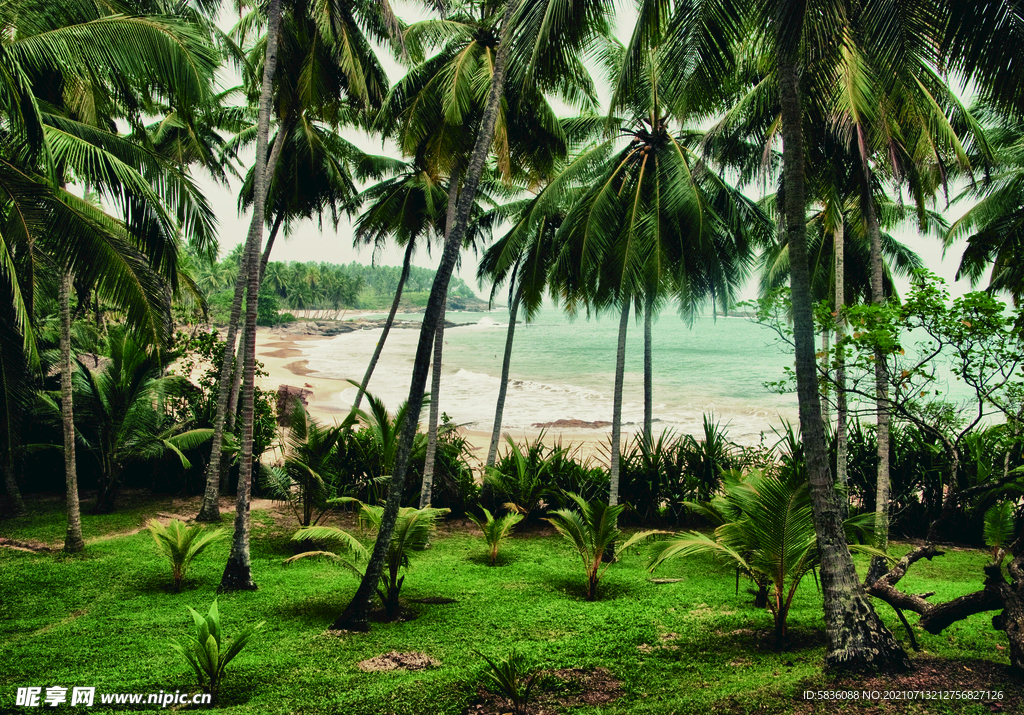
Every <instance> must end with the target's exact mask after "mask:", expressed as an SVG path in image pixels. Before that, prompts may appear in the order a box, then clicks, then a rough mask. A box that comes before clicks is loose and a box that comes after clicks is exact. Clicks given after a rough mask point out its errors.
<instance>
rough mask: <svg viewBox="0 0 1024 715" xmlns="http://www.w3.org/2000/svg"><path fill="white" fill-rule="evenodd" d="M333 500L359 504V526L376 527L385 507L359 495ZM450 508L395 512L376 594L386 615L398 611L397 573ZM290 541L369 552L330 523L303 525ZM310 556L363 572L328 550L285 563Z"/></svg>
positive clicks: (399, 578) (405, 567) (358, 554)
mask: <svg viewBox="0 0 1024 715" xmlns="http://www.w3.org/2000/svg"><path fill="white" fill-rule="evenodd" d="M331 501H332V503H334V504H342V503H355V504H358V505H359V523H360V525H361V526H364V527H370V528H373V529H379V528H380V523H381V519H382V517H383V515H384V507H381V506H370V505H368V504H363V503H362V502H360V501H359V500H358V499H352V498H351V497H342V498H339V499H333V500H331ZM449 511H450V510H449V509H433V508H431V507H427V508H425V509H414V508H412V507H403V508H402V509H400V510H399V512H398V520H397V521H396V522H395V529H394V531H393V532H392V534H391V543H390V544H389V545H388V552H387V556H386V558H385V562H384V563H385V567H386V568H385V569H384V570H383V571H382V572H381V576H380V586H379V587H378V589H377V595H379V596H380V599H381V601H382V602H383V603H384V610H385V612H386V613H387V616H388V618H394V617H395V616H396V615H397V614H398V607H399V602H398V595H399V593H400V592H401V590H402V584H403V583H404V582H405V576H399V574H400V573H401V572H402V571H403V570H406V571H408V569H409V558H410V556H411V555H412V553H413V552H415V551H422V550H423V549H425V548H426V547H427V544H428V543H430V536H431V535H432V534H433V532H434V529H435V528H436V526H437V520H438V519H439V518H440V517H442V516H443V515H445V514H447V513H448V512H449ZM292 540H293V541H305V540H311V541H329V542H333V543H335V544H338V545H339V546H341V547H342V548H343V549H344V550H346V551H351V552H352V553H353V554H354V555H355V556H356V558H357V559H359V558H365V559H369V552H368V551H367V550H366V548H365V547H364V546H363V545H362V544H360V543H359V540H358V539H356V538H355V537H354V536H352V535H351V534H349V533H348V532H347V531H343V530H342V529H337V528H335V527H332V526H311V527H308V528H306V529H299V531H297V532H296V533H295V535H294V536H293V537H292ZM309 556H326V557H328V558H333V559H335V560H337V561H339V562H340V563H341V564H342V565H344V566H346V567H347V568H349V569H351V570H352V571H354V572H355V573H356V574H357V575H358V576H360V577H361V576H362V572H361V571H360V570H359V569H358V568H356V566H355V564H354V563H353V562H352V561H350V560H348V559H347V558H346V557H345V556H341V555H339V554H337V553H334V552H331V551H307V552H305V553H301V554H298V555H296V556H293V557H291V558H290V559H288V560H287V561H285V563H286V564H289V563H292V562H293V561H297V560H298V559H302V558H306V557H309Z"/></svg>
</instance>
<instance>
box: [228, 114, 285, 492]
mask: <svg viewBox="0 0 1024 715" xmlns="http://www.w3.org/2000/svg"><path fill="white" fill-rule="evenodd" d="M280 135H281V132H278V136H279V137H280ZM280 145H281V142H280V141H279V140H275V143H274V148H273V149H272V150H271V152H270V164H269V165H270V166H273V165H274V164H275V163H276V156H275V154H276V153H277V152H280V150H281V146H280ZM267 176H268V177H269V176H270V171H269V170H268V171H267ZM268 180H269V179H268ZM282 221H284V212H278V214H277V218H275V219H274V225H273V226H272V227H271V229H270V235H269V236H267V247H266V248H265V249H264V250H263V257H262V258H261V259H260V286H262V285H263V276H264V275H266V272H267V263H268V262H269V261H270V252H271V251H272V250H273V249H274V239H275V238H277V232H278V231H279V230H280V229H281V223H282ZM239 305H241V301H239ZM244 364H245V345H244V343H243V342H241V341H240V342H239V343H238V354H237V355H236V357H235V369H234V370H233V371H232V373H231V395H230V396H229V397H228V409H227V413H226V414H225V417H224V429H226V430H227V431H228V432H232V431H234V429H235V415H236V414H237V413H238V391H239V390H240V389H241V387H242V365H244ZM224 466H226V465H224ZM226 474H227V470H226V469H224V467H223V466H222V467H221V475H222V477H223V476H226ZM221 481H222V482H223V479H222V480H221Z"/></svg>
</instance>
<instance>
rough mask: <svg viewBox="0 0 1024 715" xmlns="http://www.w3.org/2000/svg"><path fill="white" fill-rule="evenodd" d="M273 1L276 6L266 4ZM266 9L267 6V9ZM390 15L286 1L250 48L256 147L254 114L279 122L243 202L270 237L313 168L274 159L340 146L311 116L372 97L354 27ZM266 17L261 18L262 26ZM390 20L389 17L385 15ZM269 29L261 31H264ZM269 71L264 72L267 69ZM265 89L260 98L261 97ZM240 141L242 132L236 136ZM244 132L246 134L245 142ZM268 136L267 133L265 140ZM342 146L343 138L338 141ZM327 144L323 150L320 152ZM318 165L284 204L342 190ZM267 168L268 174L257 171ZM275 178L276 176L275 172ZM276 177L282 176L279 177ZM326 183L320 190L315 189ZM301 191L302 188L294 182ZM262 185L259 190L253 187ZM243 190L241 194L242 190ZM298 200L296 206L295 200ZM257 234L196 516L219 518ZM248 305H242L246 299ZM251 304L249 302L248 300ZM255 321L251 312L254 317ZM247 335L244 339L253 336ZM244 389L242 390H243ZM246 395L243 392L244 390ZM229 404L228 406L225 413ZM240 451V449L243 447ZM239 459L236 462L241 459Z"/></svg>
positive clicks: (373, 86)
mask: <svg viewBox="0 0 1024 715" xmlns="http://www.w3.org/2000/svg"><path fill="white" fill-rule="evenodd" d="M274 7H277V6H274ZM260 12H261V10H259V9H255V10H253V11H252V12H251V13H250V14H249V15H248V16H246V17H245V18H243V20H242V21H241V22H240V23H239V25H238V26H237V28H236V32H237V34H238V36H239V38H240V40H242V41H244V39H245V38H246V36H247V34H248V33H249V31H251V30H252V28H254V27H257V26H259V25H260V24H261V22H262V21H261V18H260ZM268 12H269V10H268ZM388 18H391V15H390V9H389V7H388V5H387V3H386V2H382V3H380V4H378V5H377V6H375V8H370V7H366V6H361V5H350V4H346V3H339V4H335V3H330V4H327V5H317V4H310V3H305V2H300V3H295V4H292V5H289V7H288V12H287V13H285V14H284V16H283V18H279V21H280V22H279V25H280V27H281V32H280V35H281V37H280V38H278V37H274V38H272V42H273V44H271V38H270V35H269V34H268V35H266V36H264V37H262V38H260V40H259V41H258V42H257V43H256V44H255V46H254V47H253V48H252V51H251V56H252V61H251V64H253V65H256V66H259V64H260V63H261V62H262V64H263V75H264V78H263V80H264V81H263V87H262V89H261V92H260V94H259V97H260V103H261V106H260V111H263V112H265V113H266V116H264V114H259V115H258V121H257V125H256V127H254V128H253V129H252V130H251V133H252V135H255V138H256V145H257V149H259V146H260V144H259V142H260V141H261V140H262V131H263V125H262V124H261V123H260V121H262V120H266V122H267V127H268V129H267V131H268V134H269V121H270V119H269V113H270V112H273V113H274V115H275V116H276V117H277V118H278V120H279V127H278V131H277V134H276V136H275V138H274V142H273V149H272V150H270V151H269V152H268V153H266V154H264V155H260V158H261V161H257V162H256V163H255V164H254V166H255V167H257V168H258V169H260V170H257V171H255V172H254V173H253V174H252V180H251V182H250V184H251V187H252V191H251V205H253V207H254V210H253V218H254V219H255V218H256V215H257V213H258V214H259V218H260V220H261V222H262V221H263V220H264V218H266V219H267V221H268V223H270V225H271V227H272V236H276V231H274V230H273V227H274V226H278V227H280V224H281V222H282V221H283V217H284V214H283V213H282V209H283V204H281V201H283V199H284V197H285V196H288V193H287V191H285V190H284V188H285V186H288V188H294V184H291V185H289V182H296V181H302V180H303V179H307V178H308V179H311V180H313V181H314V182H316V181H317V179H316V177H317V176H319V174H318V172H312V173H310V172H309V171H308V169H309V167H308V166H298V165H296V166H286V167H282V168H283V169H284V168H287V169H292V170H295V171H300V170H302V173H301V174H297V175H294V176H293V175H289V174H285V175H284V176H281V175H280V174H279V173H278V172H277V169H276V167H277V164H278V161H279V160H280V157H281V156H282V153H283V151H284V147H285V144H286V140H289V139H292V140H295V141H296V142H297V144H298V145H299V148H300V150H301V151H300V152H299V153H297V154H296V155H295V160H296V162H301V160H302V159H304V158H318V159H319V158H322V157H324V156H325V155H326V156H328V157H331V156H336V155H337V152H336V151H334V152H332V151H330V150H331V149H341V147H337V146H335V145H337V144H338V142H341V141H342V140H340V138H338V137H325V136H324V132H323V128H322V127H321V126H318V125H317V122H318V121H320V122H325V123H326V124H327V125H328V126H336V125H337V124H338V123H339V122H340V121H344V120H348V119H350V118H351V112H350V111H349V110H350V108H351V106H352V105H353V104H359V105H362V106H365V105H367V104H371V103H373V102H376V101H378V100H379V98H380V97H381V96H382V94H383V88H384V86H386V83H387V79H386V76H385V75H384V73H383V71H382V70H381V68H380V65H379V63H378V62H377V59H376V57H375V56H374V54H373V51H372V49H371V47H370V45H369V42H368V41H367V39H366V37H365V35H364V33H363V31H362V29H361V28H362V27H368V28H369V29H370V30H371V32H374V33H377V34H378V36H380V37H386V36H387V35H388V31H387V28H386V27H385V26H386V25H388V23H389V21H388ZM270 19H271V18H270V17H269V16H268V17H267V23H268V27H269V25H270ZM392 19H393V18H392ZM268 32H269V30H268ZM278 42H280V47H281V68H282V71H281V72H280V73H277V72H276V69H277V54H276V50H277V46H278V45H277V43H278ZM271 48H273V49H274V50H275V53H273V55H274V56H273V63H271V64H270V66H269V68H268V63H270V57H271V54H272V53H269V51H268V50H269V49H271ZM268 73H269V74H268ZM264 95H266V96H264ZM243 139H244V137H243ZM251 139H252V137H251V135H250V136H249V137H248V140H249V141H251ZM268 142H269V139H268ZM342 144H344V145H347V143H345V142H342ZM325 149H327V151H324V150H325ZM312 165H315V166H317V168H318V169H319V168H322V167H323V166H324V164H323V162H321V161H315V162H313V164H312ZM326 166H327V167H328V168H329V169H332V170H331V171H329V172H328V173H327V176H329V177H330V178H331V181H327V182H322V181H321V182H319V185H318V186H317V189H318V191H319V196H320V197H321V198H319V199H316V198H311V197H300V198H298V199H297V200H296V201H292V202H291V205H290V210H297V211H298V212H299V213H300V214H301V213H303V212H304V211H305V212H311V211H312V210H313V207H315V208H316V210H317V211H318V212H319V211H321V210H323V208H324V207H325V200H324V198H323V197H324V195H325V193H326V194H327V195H329V197H330V198H329V199H328V200H327V202H326V203H329V201H330V200H335V201H336V200H337V199H338V197H339V195H340V194H350V193H351V188H352V187H350V186H349V185H348V182H347V181H346V179H347V173H346V172H344V171H341V170H340V168H339V167H338V165H337V164H336V163H334V162H332V161H328V162H327V164H326ZM264 173H269V176H267V177H264V176H262V175H263V174H264ZM279 177H280V178H279ZM282 180H283V182H282ZM280 183H283V184H284V186H282V190H281V191H280V192H274V193H271V194H269V195H271V196H276V197H277V198H275V199H274V201H275V205H272V206H271V207H269V212H268V207H266V206H264V205H263V204H264V203H266V201H267V196H268V192H269V191H270V188H271V187H272V186H277V185H278V184H280ZM325 185H326V187H327V191H326V192H324V191H322V189H323V188H324V187H325ZM300 188H302V189H303V190H305V189H307V188H309V187H306V186H303V187H300ZM261 190H262V193H261ZM244 193H247V192H244ZM297 203H298V205H296V204H297ZM254 232H258V233H259V234H260V239H259V241H257V245H256V247H255V248H254V249H253V252H254V253H255V254H256V256H257V257H256V259H254V262H253V264H252V266H251V267H250V266H249V263H248V256H249V250H248V248H252V247H251V246H249V245H248V239H247V244H246V245H247V250H246V252H245V254H244V255H245V259H244V260H243V262H242V265H243V268H244V269H245V270H242V271H240V273H239V278H238V280H237V281H236V284H235V293H234V298H233V301H232V307H231V314H230V318H229V322H228V331H227V336H226V337H227V345H228V347H227V349H226V350H225V354H224V358H223V360H222V362H221V370H220V375H219V379H218V398H217V411H216V414H215V418H214V439H213V447H212V450H213V451H212V454H211V459H210V464H209V467H208V472H207V483H206V492H205V495H204V499H203V507H202V509H201V512H200V518H202V519H204V520H211V521H216V520H219V518H220V514H219V510H218V508H217V485H218V484H219V481H220V458H221V456H220V447H221V445H222V443H223V431H224V428H225V422H226V421H228V406H229V401H232V399H231V396H232V394H233V393H234V394H235V395H236V399H235V400H234V401H232V402H237V392H236V391H235V389H234V387H233V384H234V383H233V382H232V378H233V372H232V367H233V363H234V362H235V347H234V345H235V338H236V333H237V329H238V325H239V321H240V319H241V308H242V300H243V296H244V295H245V293H246V290H247V289H246V287H245V286H246V284H245V279H246V276H247V275H248V273H252V274H253V280H254V281H255V283H256V289H255V290H254V292H253V293H252V295H253V303H254V304H255V301H256V296H257V295H258V287H259V283H260V280H261V275H260V273H261V271H262V270H263V266H265V265H266V263H267V261H268V260H269V256H270V248H271V246H272V241H269V240H268V246H267V250H266V251H265V253H264V256H265V260H262V261H261V260H260V259H259V255H258V254H259V251H260V245H259V243H260V242H261V241H262V224H261V226H260V227H258V228H257V227H252V226H251V227H250V238H254V237H253V236H252V234H253V233H254ZM247 306H248V303H247ZM252 309H253V310H255V305H253V306H252ZM254 321H255V318H254ZM253 325H255V322H253ZM253 341H254V338H253V340H250V341H249V342H253ZM246 350H247V348H245V349H243V348H241V347H240V348H239V353H238V354H239V355H241V356H242V361H241V362H242V364H243V365H244V364H245V363H246V362H251V361H252V360H253V359H255V358H254V356H253V355H247V353H246ZM243 392H244V390H243ZM244 397H245V399H249V398H248V396H244ZM233 413H234V410H232V414H233ZM243 451H244V450H243ZM243 464H244V463H243Z"/></svg>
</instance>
